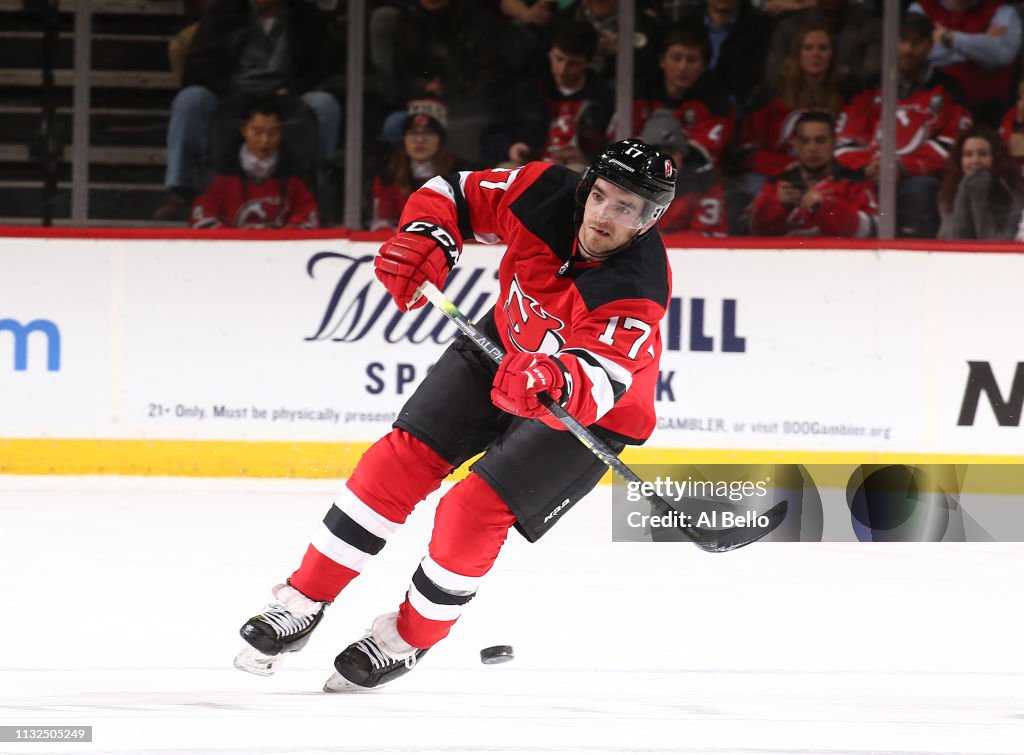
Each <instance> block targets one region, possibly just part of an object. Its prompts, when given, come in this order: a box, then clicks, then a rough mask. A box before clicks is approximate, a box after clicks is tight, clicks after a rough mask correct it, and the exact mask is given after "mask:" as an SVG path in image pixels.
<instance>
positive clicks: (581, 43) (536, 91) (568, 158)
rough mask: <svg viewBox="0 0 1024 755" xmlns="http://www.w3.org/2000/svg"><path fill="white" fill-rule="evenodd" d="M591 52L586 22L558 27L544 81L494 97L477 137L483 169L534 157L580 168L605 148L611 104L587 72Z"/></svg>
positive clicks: (604, 87)
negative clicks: (485, 121)
mask: <svg viewBox="0 0 1024 755" xmlns="http://www.w3.org/2000/svg"><path fill="white" fill-rule="evenodd" d="M596 48H597V33H596V32H595V31H594V28H593V27H592V26H591V25H590V24H587V23H585V22H583V21H572V22H569V23H566V24H565V25H563V26H562V27H560V28H559V30H558V31H557V32H556V34H555V37H554V39H553V41H552V44H551V49H550V50H549V51H548V71H547V72H546V73H545V74H544V75H543V77H541V79H540V80H532V81H524V82H522V83H521V84H519V85H517V86H514V87H512V89H511V90H510V91H508V92H507V93H505V94H502V95H501V96H499V98H498V100H497V104H496V107H495V109H494V115H493V117H492V118H491V122H490V124H488V126H487V128H486V129H484V132H483V134H482V135H481V139H480V154H481V157H482V158H483V160H484V162H485V163H486V164H487V165H489V166H496V165H502V166H504V167H518V166H520V165H523V164H525V163H526V162H528V161H530V160H538V159H539V160H547V161H548V162H555V163H560V164H562V165H567V166H569V167H570V168H573V169H574V170H582V169H583V168H584V167H586V165H588V164H589V163H590V161H591V160H592V159H593V158H594V157H595V156H596V155H597V154H598V153H599V152H600V151H601V150H602V149H603V148H604V145H605V138H604V134H605V130H606V129H607V128H608V121H609V120H610V119H611V114H612V110H613V109H614V106H615V103H614V95H613V94H612V90H611V87H609V86H608V84H607V82H605V81H604V80H603V79H601V78H599V77H598V76H597V75H596V74H595V73H594V72H593V71H591V70H589V68H588V65H589V64H590V61H591V60H593V58H594V52H595V49H596Z"/></svg>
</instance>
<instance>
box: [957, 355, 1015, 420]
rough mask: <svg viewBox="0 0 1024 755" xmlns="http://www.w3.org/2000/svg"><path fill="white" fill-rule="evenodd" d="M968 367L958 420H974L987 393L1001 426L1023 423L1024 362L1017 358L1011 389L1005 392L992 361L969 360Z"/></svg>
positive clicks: (987, 399)
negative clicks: (993, 369)
mask: <svg viewBox="0 0 1024 755" xmlns="http://www.w3.org/2000/svg"><path fill="white" fill-rule="evenodd" d="M967 367H968V373H967V387H966V388H965V389H964V400H963V402H962V403H961V404H960V418H959V419H958V420H957V424H958V425H973V424H974V420H975V418H976V417H977V415H978V404H979V403H980V402H981V397H982V396H984V397H985V401H986V402H987V403H988V405H989V407H990V408H991V409H992V413H993V414H994V415H995V417H996V422H998V423H999V425H1000V427H1020V415H1021V409H1024V362H1017V369H1016V370H1014V373H1013V378H1012V380H1011V381H1010V389H1009V391H1008V392H1004V390H1003V388H1002V387H1001V386H1000V384H999V382H998V381H997V380H996V376H995V373H994V372H993V371H992V365H991V364H989V363H988V362H968V363H967Z"/></svg>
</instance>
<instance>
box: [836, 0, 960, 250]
mask: <svg viewBox="0 0 1024 755" xmlns="http://www.w3.org/2000/svg"><path fill="white" fill-rule="evenodd" d="M931 48H932V26H931V22H930V21H928V19H927V18H925V17H924V16H922V15H920V14H918V13H908V14H906V15H905V16H904V17H903V22H902V24H901V28H900V47H899V70H898V72H897V74H898V87H899V90H898V93H897V96H898V100H897V106H896V145H895V147H896V150H895V151H896V156H897V160H898V168H899V174H900V178H899V184H898V187H897V198H896V204H897V226H898V231H899V235H901V236H910V237H914V238H934V237H935V234H936V232H937V231H938V228H939V211H938V205H937V204H936V197H937V195H938V191H939V176H941V175H942V171H943V168H944V167H945V164H946V156H947V155H948V153H949V149H950V147H952V146H953V143H954V142H955V141H956V138H957V136H958V135H959V134H960V132H961V131H963V130H964V129H967V128H969V127H970V126H971V115H970V113H969V112H968V110H967V109H966V108H965V107H964V106H963V105H962V104H961V102H962V97H961V95H960V88H959V86H958V85H957V83H956V82H955V81H954V80H953V79H952V78H950V77H949V76H948V75H946V74H945V73H943V72H942V71H936V70H934V69H933V68H932V66H931V64H930V63H929V62H928V54H929V52H930V51H931ZM881 109H882V93H881V89H880V88H878V87H877V86H876V87H875V88H872V89H868V90H865V91H864V92H862V93H860V94H858V95H857V96H856V97H854V98H853V99H851V100H850V103H849V104H848V105H847V106H846V107H845V108H844V109H843V112H842V114H841V116H840V118H841V121H842V126H841V128H840V130H839V140H840V146H839V149H838V150H837V151H836V159H837V160H838V161H839V162H841V163H843V164H844V165H846V166H847V167H849V168H854V169H863V170H864V173H865V174H866V175H867V177H868V178H869V179H870V180H871V181H873V182H874V183H875V185H876V186H877V184H878V177H879V173H880V162H879V161H880V149H881V144H880V138H881V128H880V118H881Z"/></svg>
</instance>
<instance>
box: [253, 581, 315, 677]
mask: <svg viewBox="0 0 1024 755" xmlns="http://www.w3.org/2000/svg"><path fill="white" fill-rule="evenodd" d="M271 592H273V594H274V597H275V598H276V600H275V601H273V602H271V603H268V604H267V606H266V608H264V609H263V612H262V613H259V614H257V615H256V616H253V617H252V618H251V619H249V620H248V621H247V622H245V624H243V625H242V628H241V629H240V630H239V634H241V635H242V639H243V640H245V641H246V642H247V643H249V645H250V646H251V647H245V648H242V651H241V652H240V653H239V654H238V655H237V656H235V668H237V669H239V670H240V671H247V672H248V673H250V674H256V675H257V676H273V675H274V672H276V671H277V670H278V668H279V667H280V665H281V662H282V661H283V660H284V655H285V654H287V653H295V652H298V651H299V650H302V648H304V647H305V646H306V643H307V642H309V636H310V635H311V634H312V633H313V630H314V629H316V627H317V625H318V624H319V623H320V620H321V619H322V618H323V617H324V609H325V608H326V607H327V606H328V605H329V604H328V603H321V602H319V601H316V600H311V599H309V598H307V597H306V596H305V595H303V594H302V593H301V592H299V591H298V590H296V589H295V588H294V587H292V586H291V585H275V586H274V589H273V590H272V591H271Z"/></svg>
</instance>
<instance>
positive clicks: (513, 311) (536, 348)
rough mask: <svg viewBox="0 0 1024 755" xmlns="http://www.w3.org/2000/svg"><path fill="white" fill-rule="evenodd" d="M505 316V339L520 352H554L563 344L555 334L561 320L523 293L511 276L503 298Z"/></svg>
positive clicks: (559, 336) (561, 338)
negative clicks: (506, 323) (506, 294)
mask: <svg viewBox="0 0 1024 755" xmlns="http://www.w3.org/2000/svg"><path fill="white" fill-rule="evenodd" d="M505 315H506V317H507V318H508V337H509V340H510V341H512V343H513V344H515V347H516V348H517V349H519V350H520V351H529V352H532V353H541V354H554V353H555V352H556V351H558V350H559V349H561V348H562V346H563V345H564V344H565V339H564V338H563V337H562V335H561V333H559V331H560V330H561V329H562V328H563V327H565V323H564V322H562V321H561V320H559V319H558V318H557V317H553V316H552V315H549V314H548V313H547V312H545V311H544V310H543V309H542V308H541V306H540V304H539V303H538V301H537V300H536V299H534V298H533V297H532V296H527V295H526V294H525V293H523V289H522V288H521V287H520V285H519V279H518V278H517V277H516V276H514V275H513V276H512V283H511V284H510V285H509V288H508V299H506V300H505Z"/></svg>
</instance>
